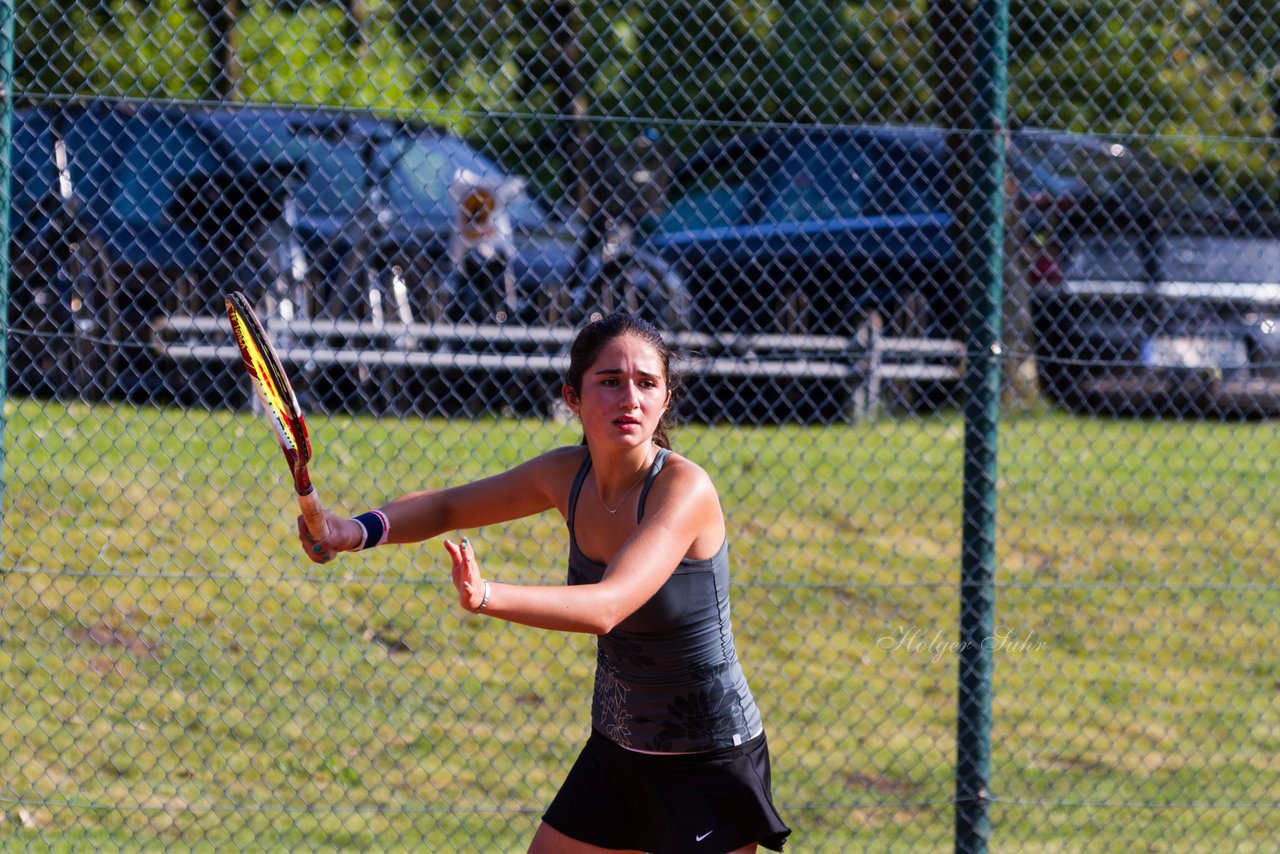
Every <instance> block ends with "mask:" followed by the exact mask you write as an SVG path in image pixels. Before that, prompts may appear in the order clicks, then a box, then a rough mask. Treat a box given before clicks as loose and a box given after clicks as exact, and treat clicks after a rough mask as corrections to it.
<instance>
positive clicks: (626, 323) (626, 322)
mask: <svg viewBox="0 0 1280 854" xmlns="http://www.w3.org/2000/svg"><path fill="white" fill-rule="evenodd" d="M623 335H633V336H635V337H636V338H639V339H640V340H641V341H643V342H644V343H646V344H648V345H649V346H650V347H652V348H653V350H654V352H655V353H657V354H658V358H659V360H660V361H661V362H662V376H663V379H664V380H665V381H666V384H667V390H668V391H670V392H671V403H670V405H669V406H667V410H666V412H664V413H662V418H661V419H660V420H659V421H658V429H657V430H655V431H654V434H653V441H654V444H656V445H657V446H658V447H660V448H666V449H667V450H671V438H670V431H671V430H672V429H673V428H674V427H675V416H674V415H673V412H674V411H675V402H676V398H677V395H678V391H679V388H678V387H679V377H677V376H675V375H674V374H673V373H672V372H671V360H672V357H673V356H674V355H675V353H674V352H673V351H672V350H671V348H670V347H668V346H667V344H666V342H665V341H663V340H662V333H661V332H659V331H658V328H657V327H656V326H654V325H653V324H652V323H650V322H649V321H647V320H645V319H643V318H640V317H637V316H636V315H634V314H631V313H630V312H626V311H615V312H614V313H613V314H610V315H608V316H607V317H602V318H600V319H599V320H595V321H592V322H591V323H588V324H587V325H586V326H584V327H582V329H581V330H579V331H578V335H577V337H576V338H574V339H573V344H572V345H571V346H570V347H569V367H568V369H567V370H566V371H565V375H564V384H565V385H567V386H568V387H569V388H570V389H571V390H572V391H573V393H574V394H581V393H582V380H583V377H584V376H585V375H586V373H587V368H589V367H591V365H592V363H593V362H595V360H596V357H597V356H599V355H600V351H601V350H603V349H604V348H605V345H606V344H608V343H609V342H610V341H612V340H614V339H615V338H621V337H622V336H623ZM585 441H586V439H585V438H584V439H583V442H585Z"/></svg>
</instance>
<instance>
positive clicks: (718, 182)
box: [656, 156, 755, 232]
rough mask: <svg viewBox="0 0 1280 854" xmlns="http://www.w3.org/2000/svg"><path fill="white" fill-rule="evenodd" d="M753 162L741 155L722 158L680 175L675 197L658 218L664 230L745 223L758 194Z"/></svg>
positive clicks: (684, 229)
mask: <svg viewBox="0 0 1280 854" xmlns="http://www.w3.org/2000/svg"><path fill="white" fill-rule="evenodd" d="M751 173H752V165H751V163H750V162H749V161H747V160H745V159H744V157H741V156H731V157H723V158H720V159H718V160H717V161H716V162H714V163H713V164H711V165H710V166H709V167H707V168H705V169H702V170H700V171H698V172H696V173H694V174H691V175H688V176H681V181H680V186H678V187H677V188H676V189H674V190H673V191H672V193H673V196H674V198H673V199H672V200H671V201H669V202H668V204H667V208H666V211H665V212H664V213H663V214H662V216H661V217H660V218H659V219H658V221H657V223H656V229H657V230H658V231H663V232H678V231H687V230H690V229H701V228H723V227H727V226H731V225H743V224H745V222H746V211H747V206H748V205H749V204H750V202H751V199H752V198H753V197H754V195H755V186H754V184H753V181H754V179H753V178H752V174H751Z"/></svg>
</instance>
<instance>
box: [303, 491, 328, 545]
mask: <svg viewBox="0 0 1280 854" xmlns="http://www.w3.org/2000/svg"><path fill="white" fill-rule="evenodd" d="M298 506H299V507H300V508H302V521H303V522H304V523H305V524H306V526H307V530H308V531H310V532H311V536H313V537H315V538H316V539H317V540H322V539H324V538H325V537H327V536H329V523H328V522H327V521H325V518H324V508H323V507H321V506H320V499H319V498H317V497H316V493H315V490H314V489H313V490H309V491H308V492H307V493H306V494H305V495H299V496H298Z"/></svg>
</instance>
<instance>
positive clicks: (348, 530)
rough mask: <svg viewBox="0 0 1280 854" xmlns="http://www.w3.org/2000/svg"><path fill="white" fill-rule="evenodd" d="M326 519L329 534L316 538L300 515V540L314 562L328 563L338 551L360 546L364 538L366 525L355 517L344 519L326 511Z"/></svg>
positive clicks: (348, 550)
mask: <svg viewBox="0 0 1280 854" xmlns="http://www.w3.org/2000/svg"><path fill="white" fill-rule="evenodd" d="M324 520H325V522H327V523H328V525H329V535H328V536H327V537H322V538H320V539H316V538H315V537H313V536H311V532H310V531H309V530H307V524H306V522H305V521H303V518H302V517H301V516H299V517H298V540H299V541H300V542H301V543H302V548H303V551H305V552H306V553H307V557H309V558H311V562H312V563H328V562H329V561H331V560H333V557H334V555H336V554H337V553H338V552H353V551H355V550H356V549H358V548H360V543H361V541H362V540H363V539H364V526H363V525H361V524H360V523H359V522H357V521H356V520H355V519H344V518H341V517H339V516H335V515H333V514H332V513H330V512H329V511H328V510H326V511H324Z"/></svg>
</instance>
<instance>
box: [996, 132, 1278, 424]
mask: <svg viewBox="0 0 1280 854" xmlns="http://www.w3.org/2000/svg"><path fill="white" fill-rule="evenodd" d="M1022 154H1023V158H1022V160H1021V162H1023V163H1026V162H1041V163H1044V162H1048V163H1053V164H1058V163H1063V162H1067V163H1069V164H1070V165H1071V166H1072V167H1073V169H1072V178H1073V181H1072V182H1071V183H1065V184H1064V183H1060V184H1059V185H1058V186H1056V187H1053V188H1052V192H1053V196H1052V201H1051V202H1049V201H1046V202H1045V203H1043V204H1041V205H1040V206H1039V208H1040V209H1041V210H1042V211H1044V213H1045V221H1044V223H1043V226H1042V228H1041V229H1040V231H1039V233H1038V234H1037V235H1036V237H1035V240H1036V248H1037V250H1038V254H1037V255H1036V257H1035V258H1034V260H1033V262H1032V265H1031V276H1032V281H1031V285H1032V291H1031V294H1032V315H1033V319H1034V324H1035V329H1036V333H1037V353H1036V355H1037V366H1038V370H1039V374H1040V379H1041V385H1042V387H1043V389H1044V391H1045V392H1046V393H1047V394H1048V396H1049V397H1050V398H1051V399H1052V400H1054V401H1056V402H1058V403H1060V404H1062V405H1064V406H1067V407H1070V408H1073V409H1078V410H1082V411H1089V412H1098V413H1126V414H1136V413H1170V414H1193V415H1262V414H1272V413H1276V412H1280V335H1278V334H1277V323H1278V322H1280V279H1277V277H1276V273H1275V271H1276V270H1277V262H1280V224H1278V223H1277V222H1276V221H1275V220H1274V219H1269V218H1268V217H1267V216H1265V215H1263V214H1261V213H1259V212H1256V211H1249V210H1242V209H1241V208H1239V207H1237V206H1236V205H1233V204H1232V203H1230V202H1229V201H1228V200H1226V199H1225V198H1222V197H1221V196H1219V195H1217V194H1215V193H1213V192H1211V191H1208V190H1205V189H1203V188H1200V187H1197V186H1196V185H1195V184H1194V183H1193V182H1192V181H1190V180H1189V179H1188V178H1187V177H1186V176H1185V175H1182V174H1180V173H1178V172H1177V171H1175V170H1170V169H1167V168H1164V167H1162V166H1160V165H1159V164H1158V163H1157V162H1156V161H1155V160H1154V159H1152V158H1150V157H1148V156H1146V155H1144V154H1143V153H1142V152H1141V151H1137V150H1134V149H1133V148H1131V147H1129V146H1126V145H1122V144H1120V143H1117V142H1111V141H1101V140H1092V139H1089V138H1079V137H1065V136H1061V135H1054V134H1041V135H1038V136H1035V137H1031V138H1027V139H1026V140H1025V141H1024V142H1023V151H1022ZM1023 186H1027V187H1029V188H1030V191H1031V192H1033V193H1034V192H1039V191H1041V190H1042V189H1043V188H1042V187H1040V186H1038V185H1037V182H1036V181H1035V179H1034V177H1030V178H1029V179H1024V184H1023Z"/></svg>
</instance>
